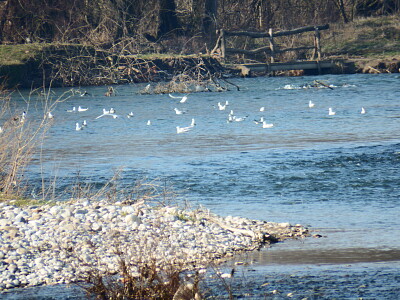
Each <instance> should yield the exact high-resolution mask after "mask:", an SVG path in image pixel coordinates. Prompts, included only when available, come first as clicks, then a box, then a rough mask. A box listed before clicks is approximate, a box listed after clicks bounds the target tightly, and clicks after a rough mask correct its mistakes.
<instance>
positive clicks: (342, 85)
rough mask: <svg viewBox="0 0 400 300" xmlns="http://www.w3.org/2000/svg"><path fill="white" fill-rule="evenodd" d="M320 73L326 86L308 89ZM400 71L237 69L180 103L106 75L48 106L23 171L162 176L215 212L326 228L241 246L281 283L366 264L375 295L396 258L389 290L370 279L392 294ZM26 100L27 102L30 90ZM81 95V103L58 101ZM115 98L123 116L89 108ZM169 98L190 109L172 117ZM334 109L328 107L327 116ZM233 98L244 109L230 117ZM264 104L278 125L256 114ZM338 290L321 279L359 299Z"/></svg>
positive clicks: (397, 242)
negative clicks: (48, 123) (112, 85)
mask: <svg viewBox="0 0 400 300" xmlns="http://www.w3.org/2000/svg"><path fill="white" fill-rule="evenodd" d="M314 79H318V80H324V81H325V82H326V83H329V84H331V85H332V87H333V89H327V88H318V89H317V88H303V86H304V85H306V84H309V83H312V81H313V80H314ZM399 81H400V78H399V76H398V75H393V74H387V75H379V76H375V75H336V76H331V75H329V76H319V77H290V78H251V79H236V80H235V83H236V84H238V85H239V86H240V87H241V91H236V90H235V91H234V90H232V91H229V92H223V93H196V94H191V95H189V97H188V101H187V103H184V104H181V103H178V101H177V100H176V99H171V98H170V97H168V95H140V94H138V91H139V90H140V89H142V88H143V87H144V85H125V86H117V87H116V90H117V96H116V97H104V96H103V94H104V92H105V90H106V88H105V87H90V88H86V90H87V91H88V92H89V93H90V95H89V96H87V97H80V96H79V95H76V96H73V97H71V98H70V99H68V100H66V101H64V102H62V103H59V105H58V106H57V108H56V109H55V111H54V112H53V114H54V115H55V121H54V126H53V127H52V129H51V130H50V132H49V134H48V139H47V142H46V143H45V145H44V146H43V151H42V155H41V157H37V158H36V160H35V165H34V166H33V167H32V168H31V169H30V170H29V176H31V178H33V179H36V180H37V183H38V186H39V183H40V180H41V179H42V178H44V179H45V180H47V181H52V180H56V181H57V186H58V187H59V188H60V189H65V188H66V187H68V186H69V185H71V184H73V183H74V182H76V178H77V174H79V178H80V180H81V181H83V182H86V183H92V184H94V185H101V184H104V183H105V182H107V180H109V179H110V177H111V176H112V175H113V173H114V172H115V170H117V169H119V168H122V173H121V176H122V180H121V183H120V184H121V186H122V187H124V186H129V185H132V183H133V182H135V181H136V180H141V179H143V178H148V179H149V180H153V179H158V180H159V181H160V182H164V181H166V182H167V183H168V185H171V186H172V187H173V188H174V189H175V190H177V191H178V192H179V193H178V194H179V197H178V198H179V199H178V200H188V201H189V202H190V203H192V205H197V204H201V205H204V206H206V207H208V208H210V209H211V210H212V211H213V212H215V213H218V214H221V215H237V216H243V217H248V218H252V219H260V220H266V221H277V222H290V223H293V224H296V223H300V224H304V225H307V226H310V229H312V230H314V231H317V232H318V233H319V234H320V235H322V236H323V237H322V238H320V239H314V238H310V239H306V240H303V241H287V242H285V243H282V244H279V245H276V246H274V247H272V248H271V249H265V250H262V251H260V252H257V253H256V254H254V257H249V258H248V259H249V260H250V261H253V263H252V264H251V267H252V268H256V269H257V272H258V273H257V276H256V277H257V278H258V279H260V278H261V277H263V276H268V277H269V276H272V274H273V277H274V278H275V277H276V276H277V278H278V279H276V280H275V283H276V284H277V281H279V278H281V279H282V281H280V283H279V284H281V283H282V284H283V283H284V282H286V281H285V280H286V279H285V278H287V272H289V271H288V270H296V274H297V275H296V276H297V277H298V278H303V279H304V278H306V279H307V280H305V279H304V281H305V282H308V283H305V285H306V286H308V288H309V289H312V288H313V285H312V284H311V283H310V282H314V281H315V280H311V279H310V278H309V276H316V278H318V276H320V277H321V278H324V280H328V281H329V280H331V281H332V282H334V281H335V280H336V279H337V278H340V276H341V275H340V276H339V277H335V276H336V275H335V274H336V273H335V272H336V271H332V270H336V269H337V270H339V271H338V272H344V271H343V270H345V272H346V274H347V275H346V276H348V277H349V278H352V280H351V281H354V282H356V283H357V281H358V280H357V278H358V277H359V276H362V277H363V278H364V277H367V278H366V279H365V280H368V276H371V278H370V281H371V283H369V284H368V287H367V288H364V291H365V290H367V291H368V293H367V294H368V295H369V296H368V297H372V298H373V297H374V291H375V289H374V288H373V285H374V284H373V282H379V280H377V279H376V276H378V275H379V274H381V272H382V269H383V268H382V264H385V263H384V262H388V261H390V263H389V266H390V272H391V273H390V274H391V275H390V276H387V277H386V278H387V281H388V282H385V285H387V286H388V289H387V291H388V292H387V293H386V294H385V293H384V292H382V291H381V290H379V291H378V289H377V290H376V293H377V294H376V296H377V298H380V297H381V296H382V295H384V296H386V297H388V299H390V298H391V297H392V296H393V295H400V292H399V290H398V288H397V289H396V288H394V287H395V286H396V283H397V284H398V283H399V276H400V268H399V267H400V254H399V253H400V239H399V238H398V236H399V233H400V230H399V228H400V218H399V216H400V168H399V167H400V101H399V99H400V97H399V96H400V89H399V88H398V86H399ZM63 91H64V90H62V89H54V92H55V93H56V94H61V93H62V92H63ZM309 100H312V101H313V102H314V103H315V107H314V108H311V109H310V108H309V107H308V101H309ZM225 101H228V102H229V106H228V107H227V109H226V110H225V111H219V110H218V109H217V108H216V107H217V103H218V102H221V103H224V102H225ZM20 105H21V108H23V109H25V108H24V107H26V104H25V102H23V101H20ZM79 105H81V106H83V107H89V110H88V111H87V112H82V113H67V112H66V110H67V109H70V108H72V107H73V106H76V107H78V106H79ZM262 106H264V107H265V111H264V112H260V111H259V109H260V107H262ZM40 107H41V105H40V104H38V102H35V99H34V97H33V98H32V99H31V101H30V106H29V109H28V118H35V117H36V116H37V115H38V114H42V111H41V109H40ZM110 107H114V108H115V109H116V111H117V114H120V115H121V117H120V118H118V119H113V118H111V117H109V116H106V117H102V118H99V119H97V120H96V119H95V118H96V117H97V116H99V115H101V113H102V109H103V108H107V109H108V108H110ZM175 107H178V108H180V109H181V108H182V109H185V110H187V113H186V114H183V115H176V114H175V112H174V108H175ZM328 107H332V108H333V109H334V110H335V111H336V115H335V116H328ZM361 107H364V108H365V109H366V111H367V113H366V114H364V115H362V114H360V110H361ZM230 110H233V112H234V114H235V115H236V116H238V117H242V116H248V117H247V119H246V120H245V121H243V122H232V123H227V116H228V113H229V112H230ZM130 111H132V112H133V113H134V117H133V118H130V119H128V118H126V114H127V113H129V112H130ZM261 116H264V117H265V119H266V120H267V121H268V123H273V124H274V127H273V128H269V129H263V128H262V127H261V126H260V125H256V124H254V122H253V120H254V119H259V118H260V117H261ZM192 118H195V120H196V126H195V127H194V128H193V130H191V131H190V132H187V133H184V134H177V133H176V129H175V127H176V126H188V125H189V124H190V122H191V119H192ZM84 119H86V120H87V122H88V127H87V128H85V129H84V130H82V131H75V122H82V121H83V120H84ZM147 120H151V122H152V125H151V126H147V125H146V123H147ZM41 168H42V169H41ZM348 264H351V265H350V266H348ZM386 264H387V263H386ZM304 265H306V266H307V267H304ZM325 265H329V268H330V271H327V269H326V267H321V266H325ZM361 265H362V266H366V267H365V268H366V271H365V272H364V269H363V268H364V267H360V266H361ZM272 266H273V267H272ZM271 268H272V269H271ZM271 272H272V273H271ZM311 273H312V275H310V274H311ZM331 273H332V278H330V277H329V276H330V274H331ZM260 274H261V275H260ZM368 274H371V275H368ZM382 274H384V273H382ZM253 277H254V276H250V275H249V278H253ZM297 277H296V278H297ZM335 278H336V279H335ZM379 278H380V277H379ZM252 280H253V279H252ZM385 280H386V279H385ZM261 281H262V280H261ZM299 281H301V280H300V279H299ZM255 282H257V280H255ZM255 284H259V282H257V283H255ZM288 285H289V286H290V287H291V288H292V289H296V288H299V286H298V285H295V284H294V283H293V282H290V283H289V282H288ZM280 288H281V289H282V287H280ZM348 288H349V289H350V287H348ZM342 292H343V291H342V290H340V289H337V288H333V287H332V288H331V289H330V288H329V287H324V295H325V296H326V297H328V298H334V297H337V298H341V296H342V295H343V296H344V298H346V297H350V298H351V297H361V296H359V295H358V294H357V295H356V294H351V293H350V292H346V293H343V294H342ZM382 293H383V294H382ZM303 295H305V294H304V293H303ZM307 295H308V297H309V296H310V295H311V294H307ZM278 296H279V295H274V297H278ZM281 296H282V295H281ZM378 296H379V297H378ZM313 297H316V298H318V297H319V296H318V295H317V294H315V295H314V296H313ZM321 297H322V298H323V297H324V296H321ZM393 297H394V296H393ZM393 299H394V298H393Z"/></svg>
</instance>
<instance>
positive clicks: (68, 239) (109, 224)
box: [0, 200, 308, 290]
mask: <svg viewBox="0 0 400 300" xmlns="http://www.w3.org/2000/svg"><path fill="white" fill-rule="evenodd" d="M307 235H308V231H307V229H306V228H304V227H302V226H300V225H296V226H291V225H290V224H288V223H272V222H264V221H254V220H249V219H245V218H241V217H232V216H227V217H220V216H217V215H214V214H212V213H211V212H210V211H209V210H207V209H204V208H199V209H196V210H184V209H181V208H178V207H167V206H163V207H156V206H151V205H148V204H145V203H143V202H142V203H135V204H123V203H108V202H107V201H96V202H91V201H88V200H82V201H75V202H71V203H62V204H53V205H43V206H30V207H17V206H14V205H11V204H9V203H0V274H1V275H0V290H8V289H12V288H18V287H24V286H37V285H43V284H58V283H71V282H77V281H82V280H84V279H85V278H86V276H88V274H89V272H90V271H93V270H96V272H100V273H101V274H104V275H107V274H117V273H118V271H119V270H118V269H119V267H120V265H119V263H120V261H121V259H123V260H125V261H126V262H128V263H129V264H130V265H131V266H132V270H133V271H132V272H133V273H135V268H137V267H138V266H139V265H140V264H145V263H150V262H153V263H154V262H156V264H157V265H159V266H163V265H168V264H171V263H174V264H180V265H181V266H189V265H190V266H191V267H195V268H203V267H206V266H207V264H209V263H210V262H216V261H218V260H221V259H224V258H228V257H231V256H233V255H234V253H238V252H243V251H251V250H254V249H258V248H260V247H262V246H263V245H265V244H269V243H272V242H277V241H281V240H284V239H286V238H300V237H304V236H307ZM133 275H134V274H133Z"/></svg>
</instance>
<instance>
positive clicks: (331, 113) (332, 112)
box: [328, 107, 336, 116]
mask: <svg viewBox="0 0 400 300" xmlns="http://www.w3.org/2000/svg"><path fill="white" fill-rule="evenodd" d="M328 115H329V116H334V115H336V112H335V111H333V109H332V107H329V110H328Z"/></svg>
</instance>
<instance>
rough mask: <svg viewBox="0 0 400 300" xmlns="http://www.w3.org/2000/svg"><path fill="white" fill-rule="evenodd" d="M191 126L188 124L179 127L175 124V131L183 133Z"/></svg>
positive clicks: (190, 128) (191, 127)
mask: <svg viewBox="0 0 400 300" xmlns="http://www.w3.org/2000/svg"><path fill="white" fill-rule="evenodd" d="M192 129H193V126H188V127H179V126H176V133H184V132H188V131H189V130H192Z"/></svg>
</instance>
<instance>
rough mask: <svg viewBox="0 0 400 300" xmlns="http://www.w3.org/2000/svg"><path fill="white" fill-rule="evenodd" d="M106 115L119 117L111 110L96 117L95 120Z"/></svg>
mask: <svg viewBox="0 0 400 300" xmlns="http://www.w3.org/2000/svg"><path fill="white" fill-rule="evenodd" d="M104 116H110V117H113V118H114V119H117V118H119V115H116V114H112V113H110V112H106V113H103V114H102V115H100V116H98V117H96V119H95V120H97V119H100V118H102V117H104Z"/></svg>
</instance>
